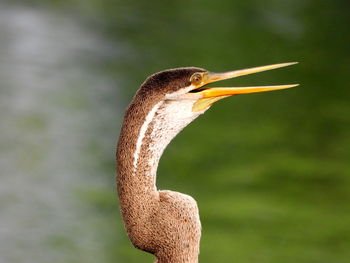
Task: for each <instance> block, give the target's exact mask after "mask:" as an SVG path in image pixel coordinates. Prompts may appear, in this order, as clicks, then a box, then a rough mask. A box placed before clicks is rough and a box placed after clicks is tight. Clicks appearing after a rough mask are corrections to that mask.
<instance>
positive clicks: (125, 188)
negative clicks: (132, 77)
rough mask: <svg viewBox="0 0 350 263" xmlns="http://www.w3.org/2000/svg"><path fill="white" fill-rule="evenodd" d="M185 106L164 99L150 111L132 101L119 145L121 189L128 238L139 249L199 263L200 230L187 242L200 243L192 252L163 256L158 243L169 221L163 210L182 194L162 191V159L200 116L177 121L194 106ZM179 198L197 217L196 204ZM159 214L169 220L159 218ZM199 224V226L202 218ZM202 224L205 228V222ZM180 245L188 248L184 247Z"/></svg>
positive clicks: (165, 260)
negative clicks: (176, 115) (158, 181)
mask: <svg viewBox="0 0 350 263" xmlns="http://www.w3.org/2000/svg"><path fill="white" fill-rule="evenodd" d="M181 105H182V107H187V108H186V109H181V107H179V105H178V104H177V103H176V102H171V101H170V102H169V101H163V102H161V103H157V104H154V105H153V106H152V107H148V109H147V108H146V109H147V111H144V108H141V109H140V107H137V106H138V105H135V104H134V103H132V104H131V105H130V106H129V108H128V110H127V112H126V115H125V118H124V122H123V126H122V129H121V133H120V138H119V142H118V146H117V187H118V194H119V201H120V208H121V212H122V215H123V219H124V223H125V226H126V229H127V231H128V235H129V237H130V239H131V241H132V243H133V244H134V246H135V247H137V248H139V249H142V250H144V251H148V252H151V253H153V254H155V255H156V256H157V258H158V262H159V263H163V262H174V263H177V262H197V256H198V246H199V236H200V233H197V232H198V231H197V230H194V232H195V235H194V237H195V238H193V237H192V236H191V237H187V238H185V241H186V242H187V239H188V240H192V239H193V240H195V241H194V242H195V245H193V246H191V247H189V248H188V247H187V248H186V249H180V250H175V251H171V250H170V251H168V250H167V251H166V253H165V254H164V255H163V254H161V253H160V252H159V251H157V249H159V246H157V244H158V243H154V242H155V241H154V238H156V236H154V233H158V232H157V231H158V230H157V225H156V224H157V222H158V223H159V222H163V221H162V220H165V221H166V220H167V216H169V215H168V214H167V213H164V211H163V214H162V213H161V212H162V207H163V206H164V205H165V204H166V203H167V202H168V201H169V200H168V199H169V198H170V199H171V198H175V199H174V200H177V199H176V198H177V197H178V196H179V195H180V194H179V193H177V194H175V196H174V197H171V196H169V197H166V195H167V194H166V193H164V192H159V191H157V187H156V174H157V167H158V163H159V159H160V158H161V156H162V153H163V151H164V150H165V148H166V146H167V145H168V144H169V142H170V141H171V140H172V139H173V138H174V137H175V136H176V134H177V133H179V132H180V131H181V130H182V128H184V127H185V126H186V125H187V124H189V123H190V122H191V121H192V120H193V119H194V118H195V117H197V116H193V115H186V114H183V115H181V114H180V116H182V118H174V117H173V116H174V115H173V114H174V112H176V111H177V112H178V111H180V112H181V111H183V112H188V111H189V109H188V107H192V104H190V103H189V104H188V105H187V104H186V103H185V104H184V103H182V104H181ZM190 109H191V108H190ZM170 193H171V192H170ZM168 195H169V194H168ZM170 195H171V194H170ZM167 200H168V201H167ZM179 200H182V201H181V202H189V207H193V209H194V213H195V216H194V217H193V218H197V217H196V216H197V214H198V211H196V209H197V208H196V205H195V201H194V200H193V199H191V198H190V197H184V196H181V198H180V199H179ZM181 202H180V203H181ZM193 202H194V204H193ZM186 207H187V205H186ZM185 210H186V209H185ZM159 216H163V217H164V218H158V217H159ZM154 217H156V218H154ZM196 220H197V221H198V222H199V218H197V219H196ZM197 221H196V226H197V223H198V222H197ZM163 223H164V222H163ZM198 226H199V227H200V223H198ZM163 230H164V229H163ZM163 230H159V231H163ZM199 232H200V231H199ZM158 234H159V235H162V233H158ZM185 234H186V233H185ZM191 238H192V239H191ZM178 242H180V241H178ZM180 247H181V248H183V246H182V245H180ZM176 251H177V253H175V252H176ZM169 257H171V258H169ZM184 259H186V260H184ZM187 259H191V260H187Z"/></svg>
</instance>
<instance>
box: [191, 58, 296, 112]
mask: <svg viewBox="0 0 350 263" xmlns="http://www.w3.org/2000/svg"><path fill="white" fill-rule="evenodd" d="M296 63H297V62H289V63H281V64H273V65H268V66H261V67H255V68H248V69H242V70H235V71H229V72H224V73H213V72H203V73H201V81H200V83H198V84H195V88H194V89H192V90H191V91H190V93H195V94H196V95H197V96H199V99H198V100H197V101H196V103H195V104H194V105H193V108H192V110H193V111H195V112H199V111H203V110H205V109H207V108H208V107H209V106H211V105H212V104H213V103H214V102H216V101H218V100H221V99H223V98H226V97H228V96H233V95H238V94H247V93H256V92H264V91H272V90H280V89H287V88H292V87H295V86H298V85H299V84H291V85H275V86H255V87H209V88H206V87H204V86H205V85H207V84H209V83H213V82H216V81H220V80H225V79H231V78H236V77H240V76H244V75H249V74H253V73H258V72H262V71H266V70H271V69H276V68H282V67H286V66H290V65H294V64H296Z"/></svg>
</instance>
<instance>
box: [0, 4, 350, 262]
mask: <svg viewBox="0 0 350 263" xmlns="http://www.w3.org/2000/svg"><path fill="white" fill-rule="evenodd" d="M5 2H7V4H5ZM349 12H350V5H349V3H348V2H347V1H342V0H335V1H316V0H306V1H305V0H303V1H302V0H297V1H295V0H293V1H292V0H285V1H276V0H267V1H264V2H261V1H256V0H247V1H232V0H218V1H197V0H193V1H192V0H191V1H163V0H162V1H161V0H155V1H151V2H150V1H134V2H128V1H119V0H116V1H110V0H86V1H79V0H60V1H54V0H52V1H43V0H36V1H31V4H29V3H28V2H26V3H24V2H23V1H4V3H3V4H1V6H0V42H1V45H0V80H1V90H0V92H1V94H0V103H1V104H0V110H1V111H0V114H1V135H0V144H1V148H0V149H1V150H0V155H1V160H0V162H1V163H0V164H1V184H0V205H1V214H0V262H6V263H7V262H11V263H17V262H24V261H25V262H37V263H40V262H48V261H50V262H84V263H85V262H121V263H124V262H125V263H132V262H152V257H151V256H149V255H147V254H145V253H143V252H140V251H137V250H136V249H134V248H133V247H132V246H131V244H130V242H129V241H128V239H127V237H126V234H125V231H124V229H123V224H122V221H121V218H120V215H119V212H118V206H117V201H116V198H115V191H114V145H115V141H116V138H117V136H118V130H119V125H120V122H121V118H122V115H123V110H124V108H125V106H126V105H127V103H128V102H129V101H130V100H131V98H132V95H133V94H134V92H135V91H136V89H137V87H138V86H139V85H140V83H142V81H143V80H144V79H145V78H146V76H148V75H150V74H152V73H154V72H157V71H160V70H163V69H166V68H174V67H180V66H198V67H203V68H207V69H208V70H211V71H224V70H231V69H239V68H244V67H250V66H258V65H264V64H271V63H278V62H287V61H295V60H296V61H299V62H300V64H299V65H296V66H293V67H291V68H288V69H280V70H277V71H273V72H266V73H261V74H258V75H256V76H247V77H244V78H239V79H236V80H230V81H226V82H223V83H222V84H223V86H230V85H235V86H247V85H265V84H286V83H300V84H301V86H300V87H298V88H294V89H290V90H286V91H280V92H271V93H261V94H251V95H247V96H243V95H242V96H237V97H234V98H231V99H228V100H226V101H222V102H219V103H217V104H216V105H215V106H214V107H213V108H212V109H211V110H210V111H208V112H207V113H206V114H205V115H204V116H202V117H200V118H199V119H198V120H196V121H195V122H194V123H193V124H191V125H190V126H189V127H188V128H186V129H185V130H184V131H183V132H182V133H181V134H180V135H179V136H177V137H176V138H175V140H174V142H173V143H171V144H170V145H169V147H168V148H167V150H166V152H165V153H164V156H163V157H162V160H161V163H160V167H159V176H158V178H157V181H158V186H159V188H160V189H171V190H176V191H180V192H183V193H187V194H190V195H192V196H193V197H195V198H196V200H197V201H198V204H199V208H200V214H201V220H202V225H203V236H202V242H201V255H200V261H201V262H242V263H243V262H260V263H271V262H276V263H280V262H283V263H294V262H298V263H310V262H315V263H323V262H324V263H329V262H334V263H347V262H348V260H349V258H350V249H349V248H350V231H349V229H350V210H349V202H350V163H349V160H350V104H349V100H350V89H349V84H348V76H349V72H350V54H349V46H350V34H349V30H348V24H349V15H348V14H349Z"/></svg>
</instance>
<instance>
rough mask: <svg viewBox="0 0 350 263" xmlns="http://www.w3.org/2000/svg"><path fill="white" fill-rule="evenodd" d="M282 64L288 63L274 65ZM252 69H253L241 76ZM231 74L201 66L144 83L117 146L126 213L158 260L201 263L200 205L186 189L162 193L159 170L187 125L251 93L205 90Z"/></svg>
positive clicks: (136, 238)
mask: <svg viewBox="0 0 350 263" xmlns="http://www.w3.org/2000/svg"><path fill="white" fill-rule="evenodd" d="M281 65H283V66H286V65H287V64H280V65H278V66H276V65H274V67H272V68H277V67H281ZM257 69H258V68H255V69H254V70H255V71H257ZM259 69H260V70H258V71H262V70H267V69H271V66H270V68H267V69H266V68H264V69H261V68H259ZM246 71H247V70H246ZM237 72H238V71H236V72H234V73H235V74H236V75H237ZM249 73H252V69H250V70H249V72H248V71H247V72H246V73H244V74H243V73H240V74H239V75H245V74H249ZM225 74H226V75H223V74H218V73H209V72H207V71H206V70H204V69H200V68H179V69H173V70H167V71H163V72H160V73H157V74H155V75H152V76H151V77H150V78H148V79H147V80H146V81H145V82H144V83H143V85H142V86H141V88H140V89H139V91H138V92H137V93H136V95H135V97H134V99H133V101H132V102H131V104H130V105H129V107H128V108H127V110H126V113H125V117H124V121H123V124H122V129H121V133H120V139H119V142H118V146H117V187H118V195H119V200H120V207H121V212H122V216H123V219H124V223H125V227H126V229H127V232H128V236H129V238H130V240H131V242H132V243H133V245H134V246H135V247H137V248H139V249H141V250H144V251H147V252H149V253H152V254H154V255H155V256H156V258H157V262H158V263H195V262H198V254H199V241H200V235H201V224H200V220H199V213H198V208H197V203H196V201H195V200H194V199H193V198H192V197H190V196H188V195H185V194H182V193H178V192H173V191H158V190H157V187H156V173H157V167H158V162H159V159H160V157H161V155H162V153H163V151H164V149H165V148H166V146H167V145H168V144H169V142H170V141H171V140H172V139H173V138H174V137H175V136H176V135H177V134H178V133H179V132H180V131H181V130H182V129H183V128H184V127H186V126H187V125H188V124H189V123H190V122H192V121H193V120H194V119H195V118H197V117H198V116H199V115H201V114H202V113H204V112H205V111H206V110H207V109H208V108H209V107H210V105H211V104H212V103H214V102H215V101H217V100H219V99H221V98H224V97H227V96H229V95H234V94H240V93H249V92H242V91H241V89H242V88H219V89H214V88H204V85H206V84H207V83H210V82H214V81H217V80H220V79H225V78H229V77H232V75H233V72H231V73H230V74H231V75H228V73H225ZM286 87H287V86H275V87H273V88H271V87H269V90H271V89H281V88H286ZM288 87H290V86H288ZM257 88H258V89H259V90H258V91H262V90H261V89H262V88H261V87H253V88H251V89H254V91H250V92H256V89H257ZM264 88H265V90H266V87H264ZM220 89H222V91H221V92H220ZM228 89H230V90H228ZM247 89H249V88H247ZM247 89H245V91H247ZM218 92H219V93H218ZM218 94H219V95H218Z"/></svg>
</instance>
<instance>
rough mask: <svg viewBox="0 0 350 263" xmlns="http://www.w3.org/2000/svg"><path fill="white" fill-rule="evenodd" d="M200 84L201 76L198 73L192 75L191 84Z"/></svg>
mask: <svg viewBox="0 0 350 263" xmlns="http://www.w3.org/2000/svg"><path fill="white" fill-rule="evenodd" d="M201 82H202V75H201V74H199V73H194V74H193V75H192V77H191V83H192V84H193V85H199V84H201Z"/></svg>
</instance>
